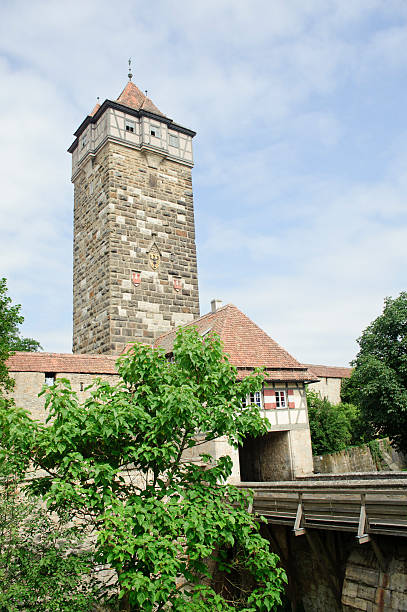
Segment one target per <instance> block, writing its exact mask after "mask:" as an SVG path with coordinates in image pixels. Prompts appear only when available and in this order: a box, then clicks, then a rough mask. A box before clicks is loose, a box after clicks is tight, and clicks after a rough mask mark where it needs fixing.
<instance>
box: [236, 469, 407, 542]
mask: <svg viewBox="0 0 407 612" xmlns="http://www.w3.org/2000/svg"><path fill="white" fill-rule="evenodd" d="M240 486H241V487H244V488H250V489H252V490H253V491H254V501H253V511H254V512H256V513H258V514H260V515H262V516H264V517H265V518H266V519H267V521H268V522H269V523H271V524H277V525H286V526H290V527H292V529H293V531H294V534H295V535H303V534H304V533H305V532H306V530H307V529H322V530H325V529H327V530H335V531H348V532H354V533H355V536H356V537H357V539H358V540H359V542H360V543H361V544H362V543H363V542H367V541H369V540H370V537H371V535H372V534H381V535H389V536H402V537H407V473H405V472H390V473H389V472H387V473H381V472H377V473H369V474H363V475H362V474H357V475H356V474H353V475H347V474H343V475H341V474H339V475H330V474H326V475H323V476H313V477H309V478H304V479H301V480H298V479H297V480H294V481H289V482H245V483H242V484H241V485H240Z"/></svg>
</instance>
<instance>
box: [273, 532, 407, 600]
mask: <svg viewBox="0 0 407 612" xmlns="http://www.w3.org/2000/svg"><path fill="white" fill-rule="evenodd" d="M261 530H262V534H263V535H264V537H266V538H267V539H268V540H269V541H270V546H271V549H272V550H273V551H274V552H276V553H277V554H278V555H279V556H280V559H281V563H282V565H283V566H284V568H285V569H286V571H287V574H288V580H289V582H288V588H287V592H286V594H287V597H288V599H289V600H290V603H291V609H292V610H298V611H300V610H301V611H303V612H356V611H363V612H398V611H402V610H404V611H407V542H406V541H405V538H397V537H394V536H384V535H376V536H373V537H372V541H370V542H366V543H365V544H359V543H358V542H357V541H356V538H355V534H352V533H348V532H342V531H338V532H335V531H329V530H327V531H322V530H319V529H308V530H307V532H306V534H305V535H302V536H299V537H296V536H295V535H294V534H293V532H292V529H291V528H290V527H285V526H281V525H263V526H262V528H261ZM286 609H288V608H286Z"/></svg>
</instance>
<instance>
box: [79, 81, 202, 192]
mask: <svg viewBox="0 0 407 612" xmlns="http://www.w3.org/2000/svg"><path fill="white" fill-rule="evenodd" d="M194 136H195V132H194V131H192V130H189V129H188V128H184V127H182V126H181V125H178V124H177V123H174V121H173V120H172V119H169V118H168V117H166V116H165V115H164V114H163V113H162V112H161V111H160V110H159V109H158V108H157V106H156V105H155V104H154V103H153V102H152V100H150V98H148V97H147V95H146V94H144V93H143V92H142V91H141V90H140V89H139V88H138V87H137V85H135V84H134V83H133V82H132V81H131V80H129V82H128V83H127V84H126V86H125V88H124V89H123V91H122V92H121V94H120V95H119V97H118V98H117V100H114V101H113V100H105V101H104V102H103V104H101V105H100V104H96V106H95V108H94V109H93V111H92V112H91V114H90V115H88V116H87V117H86V119H85V120H84V121H83V122H82V124H81V125H80V126H79V128H78V129H77V130H76V132H75V137H76V138H75V140H74V142H73V143H72V145H71V146H70V147H69V149H68V151H69V152H70V153H72V180H75V178H76V176H77V174H78V173H79V171H80V170H81V168H82V167H83V166H84V164H85V163H86V161H87V160H88V159H89V158H92V157H94V156H95V155H96V153H97V151H98V150H99V149H100V148H101V147H102V146H103V145H104V143H105V142H106V141H107V140H112V141H114V142H118V143H121V144H123V145H124V146H128V147H132V148H136V149H139V150H144V151H145V152H146V154H148V153H149V152H154V153H158V154H159V155H160V156H161V157H163V158H168V159H172V160H174V161H177V162H179V163H181V164H183V165H185V166H188V167H192V166H193V156H192V138H193V137H194Z"/></svg>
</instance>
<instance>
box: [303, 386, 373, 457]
mask: <svg viewBox="0 0 407 612" xmlns="http://www.w3.org/2000/svg"><path fill="white" fill-rule="evenodd" d="M307 404H308V418H309V425H310V430H311V442H312V451H313V453H314V455H322V454H324V453H334V452H336V451H340V450H343V449H344V448H346V447H347V446H350V445H351V444H360V443H361V442H363V441H364V440H363V435H364V434H363V431H361V430H362V429H363V427H362V424H361V418H360V412H359V409H358V407H357V406H355V405H354V404H349V403H340V404H336V405H334V404H331V402H329V400H327V399H326V398H321V397H320V395H319V394H318V393H316V392H315V391H307Z"/></svg>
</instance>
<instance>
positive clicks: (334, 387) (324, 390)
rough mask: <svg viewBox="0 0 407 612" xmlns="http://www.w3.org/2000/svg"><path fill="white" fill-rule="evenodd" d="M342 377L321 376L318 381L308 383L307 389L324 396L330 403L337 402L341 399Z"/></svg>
mask: <svg viewBox="0 0 407 612" xmlns="http://www.w3.org/2000/svg"><path fill="white" fill-rule="evenodd" d="M341 383H342V378H329V377H325V376H324V377H321V379H320V381H319V382H316V383H310V384H309V385H308V389H309V390H310V391H315V392H316V393H319V395H320V396H321V397H326V399H327V400H329V401H330V402H331V403H332V404H339V403H340V401H341Z"/></svg>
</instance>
